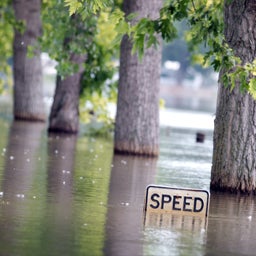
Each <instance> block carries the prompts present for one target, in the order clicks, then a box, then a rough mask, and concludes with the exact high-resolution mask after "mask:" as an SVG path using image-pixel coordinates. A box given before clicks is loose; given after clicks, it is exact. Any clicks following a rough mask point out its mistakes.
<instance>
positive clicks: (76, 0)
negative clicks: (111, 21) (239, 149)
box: [65, 0, 256, 98]
mask: <svg viewBox="0 0 256 256" xmlns="http://www.w3.org/2000/svg"><path fill="white" fill-rule="evenodd" d="M228 1H232V0H228ZM65 2H66V5H67V6H69V8H70V14H72V13H74V12H83V13H84V15H85V16H86V15H88V13H97V12H98V11H100V10H101V9H103V8H105V7H106V6H111V4H113V2H112V1H102V0H97V1H88V0H66V1H65ZM223 5H224V0H215V1H213V0H172V1H170V0H167V1H165V3H164V6H163V8H162V9H161V10H160V13H159V18H158V19H155V20H151V19H149V18H147V17H143V18H141V19H140V20H139V21H138V22H137V23H135V24H133V23H132V22H130V21H131V19H132V18H134V17H135V16H136V15H129V17H127V23H126V25H125V23H124V16H123V15H122V14H121V12H120V10H119V11H118V15H116V16H115V18H116V21H117V22H116V24H117V28H118V32H120V33H121V34H128V35H129V36H131V38H132V40H133V43H134V52H135V51H137V52H138V54H139V56H140V57H142V56H143V52H144V48H145V47H150V46H151V45H156V46H157V44H158V42H157V38H156V36H155V35H156V33H158V34H161V36H162V38H163V39H164V40H167V41H170V40H172V39H173V38H174V37H175V36H176V34H177V29H176V27H175V21H181V20H184V19H186V20H187V23H188V33H187V41H188V45H189V48H190V50H191V51H193V52H194V53H197V50H198V46H199V45H200V44H201V43H204V44H205V45H207V47H208V51H207V52H206V53H205V54H204V56H202V55H197V60H198V61H200V62H201V63H202V64H209V65H211V66H213V68H214V70H215V71H220V69H221V68H224V69H225V70H227V72H225V73H224V74H223V75H222V79H223V82H224V84H231V89H232V88H234V86H235V81H237V80H239V81H240V84H241V90H242V91H244V90H247V91H248V92H249V93H250V94H251V95H252V96H253V97H254V98H256V78H255V74H256V61H255V60H254V61H253V62H251V63H243V62H242V61H241V59H240V58H239V56H236V55H235V54H234V52H233V51H232V49H231V48H230V47H229V46H228V43H227V42H226V41H225V39H224V29H225V27H224V19H223ZM113 13H115V10H113ZM120 23H121V24H122V26H120ZM132 24H133V25H132Z"/></svg>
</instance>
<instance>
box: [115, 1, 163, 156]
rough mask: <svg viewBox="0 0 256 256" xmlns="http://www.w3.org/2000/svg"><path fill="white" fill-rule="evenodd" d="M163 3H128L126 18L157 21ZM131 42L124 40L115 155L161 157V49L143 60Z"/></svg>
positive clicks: (154, 50) (146, 51)
mask: <svg viewBox="0 0 256 256" xmlns="http://www.w3.org/2000/svg"><path fill="white" fill-rule="evenodd" d="M160 5H161V1H158V0H152V1H150V4H148V1H147V0H125V1H124V11H125V13H126V15H128V14H129V13H131V12H137V13H139V16H140V17H150V18H156V17H157V15H159V9H160V7H161V6H160ZM131 49H132V43H131V41H130V40H129V38H128V37H127V36H125V37H124V38H123V40H122V44H121V57H120V71H119V74H120V79H119V87H118V102H117V115H116V124H115V145H114V147H115V152H118V153H124V154H135V155H147V156H157V155H158V150H159V149H158V133H159V113H158V111H159V83H160V79H159V78H160V64H161V49H160V47H158V49H155V48H153V47H151V48H150V49H146V50H145V54H144V56H143V59H142V61H140V60H138V57H137V55H136V54H134V55H132V54H131Z"/></svg>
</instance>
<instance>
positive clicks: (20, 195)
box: [16, 194, 25, 198]
mask: <svg viewBox="0 0 256 256" xmlns="http://www.w3.org/2000/svg"><path fill="white" fill-rule="evenodd" d="M16 197H18V198H25V195H24V194H17V195H16Z"/></svg>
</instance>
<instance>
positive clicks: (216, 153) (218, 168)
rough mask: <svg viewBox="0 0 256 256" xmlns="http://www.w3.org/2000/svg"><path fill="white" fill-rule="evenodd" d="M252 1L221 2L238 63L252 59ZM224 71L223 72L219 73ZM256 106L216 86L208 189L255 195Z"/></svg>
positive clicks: (255, 36)
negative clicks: (238, 58)
mask: <svg viewBox="0 0 256 256" xmlns="http://www.w3.org/2000/svg"><path fill="white" fill-rule="evenodd" d="M255 20H256V2H255V0H233V1H228V0H227V1H226V3H225V25H226V27H225V37H226V40H227V42H228V44H229V45H230V47H231V48H232V49H233V50H234V52H235V54H236V55H237V56H239V57H240V58H241V59H242V61H243V62H244V63H245V62H252V61H253V60H254V59H255V56H256V23H255ZM222 72H224V71H222ZM255 145H256V103H255V101H254V100H253V99H252V97H251V96H250V95H249V94H248V93H241V92H240V91H239V83H237V85H236V87H235V88H234V90H232V91H231V90H230V89H229V88H225V87H224V85H222V84H220V87H219V93H218V103H217V112H216V119H215V130H214V148H213V165H212V175H211V189H213V190H220V191H231V192H242V193H253V192H255V188H256V184H255V171H256V161H255V149H256V148H255Z"/></svg>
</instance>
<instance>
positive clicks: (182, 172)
mask: <svg viewBox="0 0 256 256" xmlns="http://www.w3.org/2000/svg"><path fill="white" fill-rule="evenodd" d="M174 114H176V115H177V114H179V115H182V114H184V115H187V114H188V113H180V112H175V111H174ZM200 115H201V114H200ZM200 115H198V116H200ZM195 117H196V115H195ZM170 118H171V117H170ZM202 118H203V117H202ZM205 120H207V118H206V119H205ZM171 121H172V120H171ZM171 121H170V122H171ZM194 122H195V123H198V124H199V123H200V122H199V120H194ZM175 124H176V125H175ZM193 125H194V126H193V127H192V128H188V127H178V125H177V123H175V122H173V123H171V125H169V126H168V125H167V126H164V127H162V128H161V136H160V150H161V153H160V156H159V158H158V159H150V158H142V157H131V156H122V155H114V154H113V145H112V140H111V139H107V138H93V137H82V136H78V137H76V136H64V135H60V134H50V135H49V136H47V132H46V127H45V125H44V124H38V123H35V124H31V123H27V122H12V121H11V120H10V118H8V116H5V115H2V116H1V118H0V129H1V135H0V136H1V140H0V153H1V156H0V230H1V233H0V255H4V256H8V255H12V256H13V255H21V256H23V255H26V256H27V255H88V256H105V255H110V256H125V255H127V256H131V255H132V256H140V255H145V256H147V255H156V256H158V255H159V256H165V255H184V256H186V255H255V254H256V253H255V252H256V243H255V241H254V238H255V237H256V220H255V217H256V210H255V199H254V198H247V197H238V196H234V195H223V194H211V198H210V210H209V216H208V218H207V219H193V220H191V218H186V217H179V216H170V215H167V216H153V218H151V219H145V218H144V213H143V204H144V198H145V191H146V186H147V185H149V184H161V185H168V186H172V187H186V188H187V187H188V188H197V189H207V190H209V182H210V169H211V156H212V130H211V129H208V128H207V126H203V127H204V130H203V132H204V133H205V135H206V139H205V142H204V143H196V142H195V133H196V131H197V130H196V129H195V124H194V123H193ZM200 127H201V126H200Z"/></svg>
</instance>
